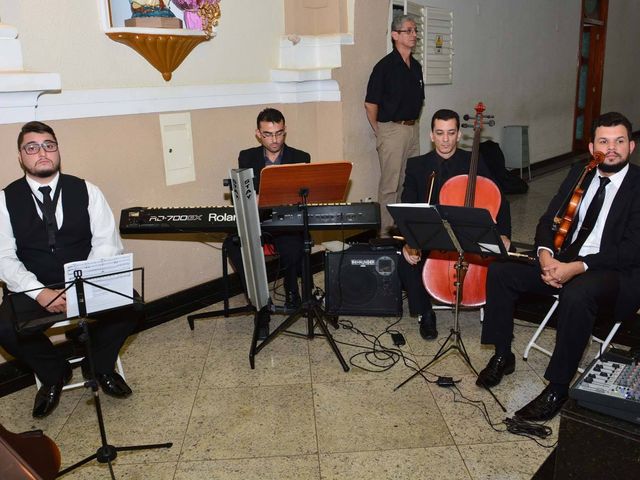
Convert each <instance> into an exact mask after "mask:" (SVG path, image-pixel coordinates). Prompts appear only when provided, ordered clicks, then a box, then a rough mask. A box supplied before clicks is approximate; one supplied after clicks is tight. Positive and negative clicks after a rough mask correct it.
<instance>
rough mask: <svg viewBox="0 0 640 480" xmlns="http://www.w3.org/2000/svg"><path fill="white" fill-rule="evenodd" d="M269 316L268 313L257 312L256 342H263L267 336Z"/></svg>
mask: <svg viewBox="0 0 640 480" xmlns="http://www.w3.org/2000/svg"><path fill="white" fill-rule="evenodd" d="M270 321H271V315H270V314H269V312H266V311H260V312H258V340H264V339H265V338H267V337H268V336H269V322H270Z"/></svg>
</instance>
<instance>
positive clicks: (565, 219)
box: [552, 152, 605, 253]
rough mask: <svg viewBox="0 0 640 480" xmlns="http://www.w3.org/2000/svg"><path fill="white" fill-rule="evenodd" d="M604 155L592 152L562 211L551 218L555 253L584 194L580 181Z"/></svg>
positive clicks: (563, 240)
mask: <svg viewBox="0 0 640 480" xmlns="http://www.w3.org/2000/svg"><path fill="white" fill-rule="evenodd" d="M604 158H605V155H604V153H603V152H594V153H593V158H592V159H591V160H590V161H589V163H588V164H587V165H586V166H585V167H584V170H583V172H582V175H580V177H579V178H578V180H577V182H576V184H575V187H574V189H573V191H572V192H571V193H570V195H569V199H568V201H565V202H563V204H564V205H566V207H565V210H564V213H563V214H559V212H558V214H557V215H556V216H555V217H554V219H553V226H552V229H553V231H554V232H555V236H554V237H553V247H554V248H555V249H556V253H557V252H559V251H560V250H561V249H562V245H563V244H564V242H565V240H566V238H567V235H568V234H569V230H571V224H572V223H573V220H574V219H575V217H576V214H577V213H578V209H579V208H580V203H582V197H583V196H584V188H583V185H582V183H583V182H584V179H585V177H586V176H587V173H589V172H590V171H592V170H593V169H594V168H596V167H597V166H598V165H600V164H601V163H602V162H604Z"/></svg>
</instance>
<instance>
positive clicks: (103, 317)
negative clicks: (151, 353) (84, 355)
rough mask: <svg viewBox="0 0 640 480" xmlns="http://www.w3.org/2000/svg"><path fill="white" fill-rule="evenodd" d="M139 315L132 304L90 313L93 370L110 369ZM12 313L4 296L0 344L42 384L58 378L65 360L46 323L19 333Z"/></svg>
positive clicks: (35, 304) (103, 371)
mask: <svg viewBox="0 0 640 480" xmlns="http://www.w3.org/2000/svg"><path fill="white" fill-rule="evenodd" d="M22 297H23V298H24V299H26V301H29V302H32V303H33V304H34V305H33V306H34V309H37V308H41V307H39V305H38V303H37V302H36V301H34V300H31V299H30V298H28V297H26V296H24V295H23V296H22ZM141 315H142V314H141V312H139V311H136V310H134V308H133V307H127V308H121V309H118V310H113V311H110V312H103V313H96V314H91V315H89V318H91V319H95V320H96V321H95V322H92V323H91V324H90V328H89V335H90V340H91V350H92V353H93V360H94V364H95V370H96V373H109V372H111V371H113V369H114V366H115V363H116V359H117V357H118V352H119V351H120V348H122V345H123V344H124V342H125V340H126V339H127V337H128V336H129V335H130V334H131V333H132V332H133V331H134V329H135V328H136V326H137V323H138V320H139V319H140V317H141ZM12 316H13V311H12V308H11V304H10V301H9V300H8V298H7V297H6V296H5V298H4V299H3V302H2V305H0V346H2V348H4V349H5V350H6V351H7V352H8V353H10V354H11V355H13V356H14V357H15V358H17V359H18V360H20V361H21V362H23V363H24V364H26V365H27V366H28V367H29V368H31V369H32V370H33V371H34V372H35V374H36V375H37V376H38V378H39V379H40V381H41V382H42V383H43V384H45V385H53V384H55V383H56V382H58V381H59V380H61V379H62V377H63V375H64V372H65V370H66V368H67V361H66V359H65V358H63V357H62V356H61V355H60V354H59V353H58V350H57V349H56V348H55V347H54V345H53V344H52V343H51V341H50V340H49V337H48V336H47V335H45V333H44V331H45V330H46V329H47V325H44V326H42V327H37V328H35V329H33V330H30V331H29V332H20V333H18V332H16V329H15V326H14V322H13V319H12Z"/></svg>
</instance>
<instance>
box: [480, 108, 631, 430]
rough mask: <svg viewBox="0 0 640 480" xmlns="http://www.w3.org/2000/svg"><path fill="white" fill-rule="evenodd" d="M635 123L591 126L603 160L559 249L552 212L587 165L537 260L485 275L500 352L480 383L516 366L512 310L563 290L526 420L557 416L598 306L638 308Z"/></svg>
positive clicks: (620, 312)
mask: <svg viewBox="0 0 640 480" xmlns="http://www.w3.org/2000/svg"><path fill="white" fill-rule="evenodd" d="M631 132H632V128H631V123H630V122H629V120H628V119H627V118H626V117H624V116H623V115H621V114H620V113H617V112H610V113H605V114H603V115H601V116H600V117H599V118H597V119H596V120H595V121H594V124H593V127H592V132H591V135H592V139H593V141H592V143H590V144H589V150H590V152H591V153H592V154H593V153H594V152H602V153H603V154H604V161H603V163H601V164H600V165H599V166H598V168H597V169H594V170H593V171H591V172H590V173H589V174H588V175H587V177H586V178H585V180H584V181H583V182H582V186H583V188H584V196H583V199H582V201H581V203H580V206H579V209H578V212H577V218H574V221H573V223H572V226H571V229H570V230H569V232H568V234H567V237H566V239H565V241H564V244H563V245H562V248H561V249H560V251H559V252H556V249H555V248H554V237H555V231H554V230H555V229H554V228H553V226H554V217H555V216H556V215H557V214H558V213H559V212H560V213H561V214H562V211H563V210H564V208H563V204H565V203H566V199H567V198H569V196H570V194H571V193H572V192H573V190H574V188H575V186H576V182H577V180H578V178H579V177H580V175H581V174H582V173H583V171H584V167H583V166H582V165H577V166H575V167H574V168H572V169H571V171H570V172H569V174H568V175H567V178H566V179H565V180H564V182H563V183H562V185H561V187H560V189H559V191H558V193H557V194H556V195H555V196H554V197H553V199H552V200H551V203H550V204H549V207H548V208H547V211H546V212H545V213H544V215H542V217H541V218H540V220H539V222H538V226H537V229H536V238H535V244H536V248H537V255H538V262H537V264H535V265H528V264H521V263H515V262H495V263H493V264H492V265H491V266H490V267H489V273H488V277H487V303H486V306H485V319H484V323H483V326H482V343H487V344H492V345H494V346H495V355H494V356H493V357H492V358H491V360H490V361H489V363H488V365H487V366H486V367H485V369H484V370H482V371H481V372H480V375H479V377H478V380H477V384H478V385H479V386H486V387H492V386H495V385H498V383H500V381H501V380H502V377H503V376H504V375H508V374H510V373H512V372H513V371H514V368H515V356H514V354H513V353H512V352H511V340H512V337H513V310H514V304H515V302H516V300H517V299H518V297H519V296H520V295H521V294H523V293H528V292H533V293H538V294H549V295H559V304H558V308H557V310H556V312H557V320H558V326H557V333H556V344H555V348H554V351H553V355H552V356H551V360H550V361H549V365H548V367H547V370H546V372H545V378H546V379H547V380H548V381H549V384H548V385H547V386H546V387H545V389H544V390H543V391H542V393H541V394H540V395H538V396H537V397H536V398H535V399H534V400H532V401H531V402H530V403H528V404H527V405H526V406H524V407H523V408H521V409H520V410H518V411H517V412H516V413H515V414H516V416H517V417H519V418H521V419H523V420H529V421H544V420H548V419H550V418H552V417H553V416H555V415H556V414H557V413H558V411H559V410H560V408H561V407H562V405H563V404H564V402H565V401H566V399H567V395H568V388H569V383H570V382H571V380H572V379H573V377H574V375H575V373H576V371H577V368H578V365H579V362H580V359H581V357H582V355H583V353H584V350H585V348H586V346H587V342H588V341H589V336H590V335H591V332H592V329H593V324H594V322H595V319H596V316H597V313H598V311H599V310H600V309H601V308H603V307H613V310H614V312H613V313H614V317H615V319H616V320H617V321H622V320H624V319H626V318H628V317H630V316H631V315H632V314H633V313H634V312H636V311H637V310H638V308H639V307H640V253H639V252H640V167H638V166H636V165H630V164H629V158H630V155H631V153H632V152H633V150H634V148H635V143H634V141H633V140H632V139H631V138H632V137H631Z"/></svg>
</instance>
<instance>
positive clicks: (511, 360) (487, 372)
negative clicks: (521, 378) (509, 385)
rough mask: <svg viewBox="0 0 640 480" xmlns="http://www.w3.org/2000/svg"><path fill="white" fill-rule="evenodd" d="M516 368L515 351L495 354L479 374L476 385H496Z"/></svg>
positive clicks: (487, 386)
mask: <svg viewBox="0 0 640 480" xmlns="http://www.w3.org/2000/svg"><path fill="white" fill-rule="evenodd" d="M515 369H516V356H515V355H514V354H513V353H509V354H508V355H500V356H498V355H494V356H493V357H491V360H489V363H487V366H486V367H484V369H483V370H482V371H481V372H480V374H479V375H478V379H477V380H476V385H478V386H479V387H486V388H491V387H495V386H496V385H498V384H499V383H500V382H501V381H502V377H504V376H505V375H511V374H512V373H513V371H514V370H515Z"/></svg>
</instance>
